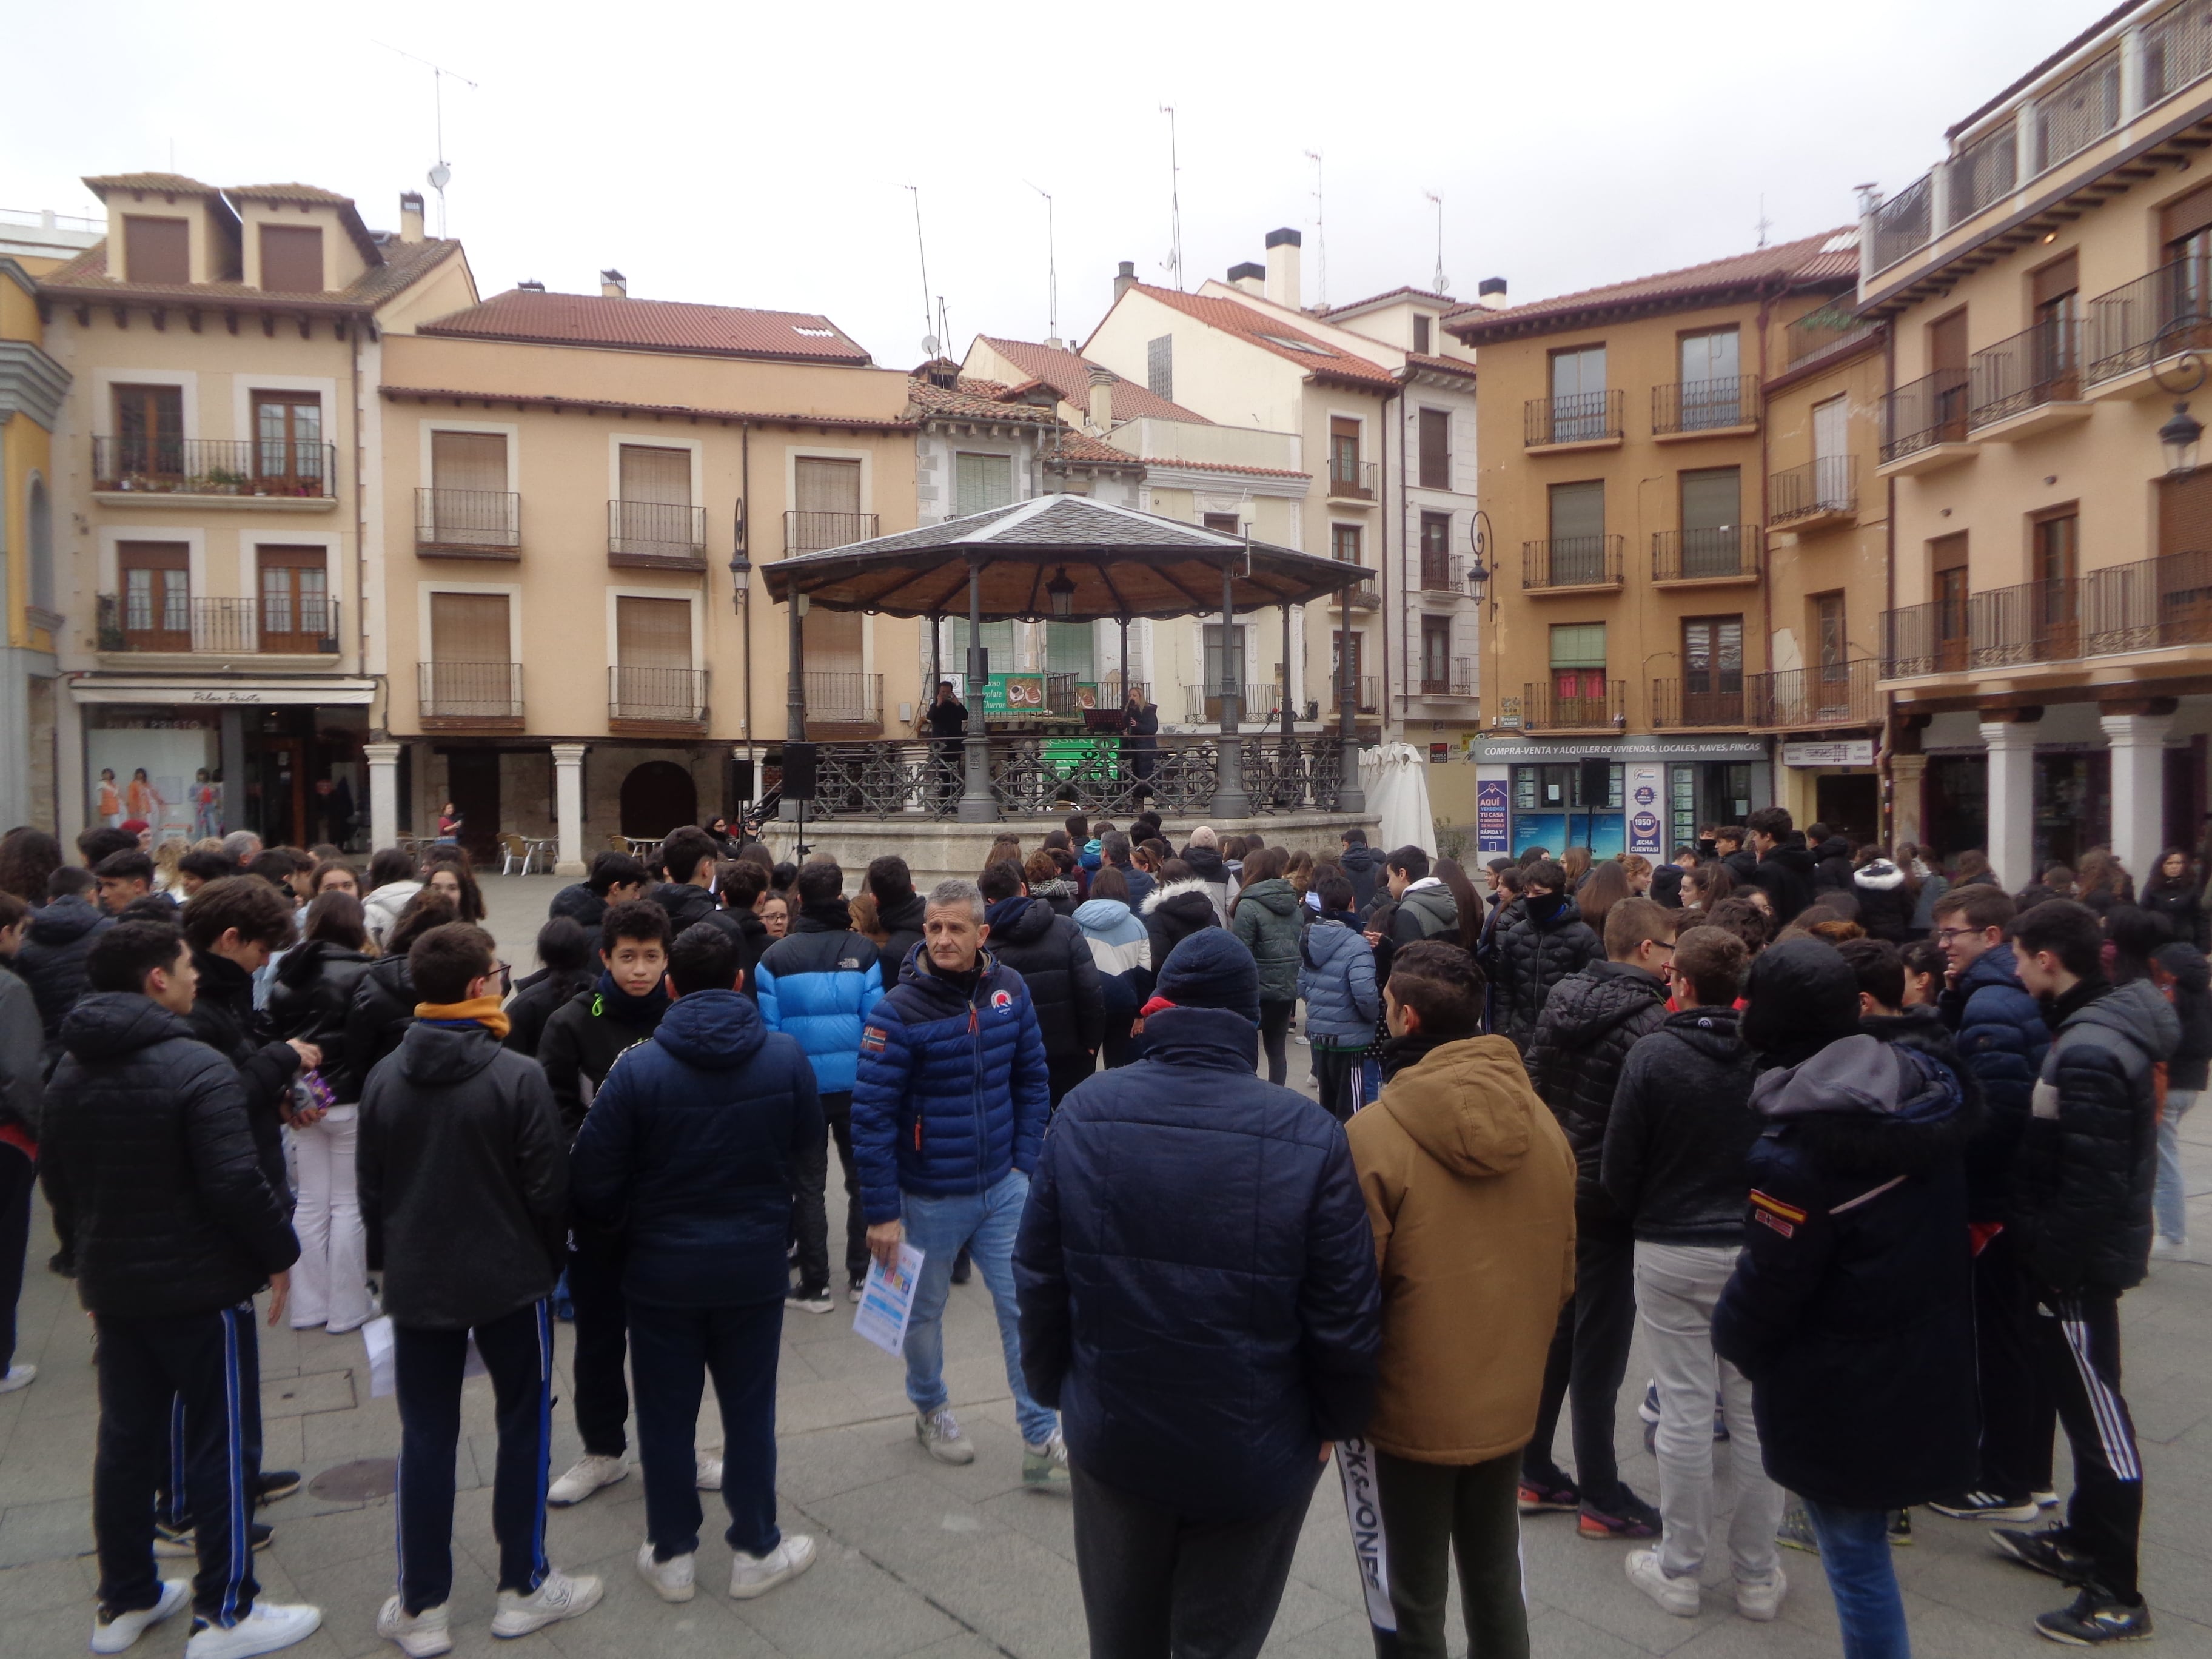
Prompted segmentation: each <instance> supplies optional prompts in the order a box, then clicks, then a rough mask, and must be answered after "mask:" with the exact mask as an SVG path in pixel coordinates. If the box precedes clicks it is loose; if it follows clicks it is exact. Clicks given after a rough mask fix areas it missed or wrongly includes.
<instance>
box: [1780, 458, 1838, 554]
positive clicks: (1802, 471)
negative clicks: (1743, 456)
mask: <svg viewBox="0 0 2212 1659" xmlns="http://www.w3.org/2000/svg"><path fill="white" fill-rule="evenodd" d="M1858 511H1859V458H1858V457H1857V456H1856V455H1823V456H1821V457H1820V458H1819V459H1817V460H1810V461H1808V462H1806V463H1805V465H1802V466H1793V467H1790V468H1788V469H1786V470H1785V471H1780V472H1775V473H1771V474H1769V475H1768V477H1767V489H1766V521H1767V523H1768V524H1770V525H1771V526H1774V527H1775V528H1776V529H1778V530H1779V529H1783V528H1785V527H1786V528H1788V529H1790V530H1792V531H1795V532H1797V533H1798V534H1800V535H1802V534H1803V533H1804V532H1807V531H1808V530H1819V529H1822V528H1824V527H1826V526H1829V525H1834V524H1842V523H1844V522H1845V521H1847V520H1856V519H1857V517H1858Z"/></svg>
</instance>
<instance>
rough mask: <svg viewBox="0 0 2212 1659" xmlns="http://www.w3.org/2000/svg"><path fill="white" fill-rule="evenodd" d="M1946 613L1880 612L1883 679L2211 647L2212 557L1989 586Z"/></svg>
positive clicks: (2166, 558)
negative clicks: (2189, 647) (2185, 647)
mask: <svg viewBox="0 0 2212 1659" xmlns="http://www.w3.org/2000/svg"><path fill="white" fill-rule="evenodd" d="M1943 609H1944V608H1943V607H1942V606H1941V605H1932V604H1931V605H1908V606H1905V608H1903V609H1902V610H1898V611H1887V612H1885V613H1884V614H1883V617H1882V637H1883V649H1882V664H1881V677H1882V678H1884V679H1886V680H1888V679H1911V678H1917V677H1919V676H1921V675H1926V674H1952V673H1966V672H1968V671H1980V672H1997V673H2002V672H2003V671H2006V670H2008V669H2021V668H2033V667H2034V666H2035V665H2039V664H2042V663H2062V662H2075V661H2078V660H2080V659H2084V658H2089V657H2114V656H2124V655H2126V654H2129V653H2135V652H2142V651H2159V650H2165V649H2168V648H2171V647H2183V646H2201V645H2205V644H2212V553H2208V552H2191V553H2170V554H2166V555H2163V556H2160V557H2158V558H2154V559H2138V560H2136V561H2134V562H2130V563H2128V564H2118V565H2107V566H2106V568H2103V569H2101V570H2093V571H2091V572H2089V573H2088V574H2087V575H2085V576H2080V577H2067V578H2061V579H2058V580H2050V581H2039V582H2020V583H2017V584H2015V585H2014V586H2009V587H1996V588H1990V589H1986V590H1984V592H1978V593H1973V594H1971V595H1969V596H1968V598H1967V599H1966V604H1965V605H1964V606H1963V607H1960V606H1956V605H1954V606H1952V607H1950V608H1949V614H1948V615H1945V614H1942V611H1943Z"/></svg>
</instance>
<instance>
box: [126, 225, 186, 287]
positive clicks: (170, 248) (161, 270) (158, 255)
mask: <svg viewBox="0 0 2212 1659" xmlns="http://www.w3.org/2000/svg"><path fill="white" fill-rule="evenodd" d="M191 250H192V230H191V225H190V224H189V223H188V222H185V220H182V219H152V218H142V217H140V216H138V215H137V214H135V213H134V214H126V215H125V216H124V220H123V276H124V280H125V281H126V282H132V283H189V282H190V281H191V279H192V251H191Z"/></svg>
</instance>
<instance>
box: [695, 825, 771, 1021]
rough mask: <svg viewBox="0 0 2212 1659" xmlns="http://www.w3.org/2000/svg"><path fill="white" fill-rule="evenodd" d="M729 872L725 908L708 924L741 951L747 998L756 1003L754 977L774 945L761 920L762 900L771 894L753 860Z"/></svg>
mask: <svg viewBox="0 0 2212 1659" xmlns="http://www.w3.org/2000/svg"><path fill="white" fill-rule="evenodd" d="M726 870H727V873H726V875H725V876H724V877H723V879H722V893H721V897H722V908H720V909H719V910H717V911H715V912H714V915H711V916H709V917H708V918H707V920H708V921H711V922H713V923H714V926H715V927H719V928H720V929H721V930H722V931H723V932H724V933H727V934H728V935H729V936H730V942H731V943H732V944H733V945H736V946H737V947H738V971H739V972H741V973H742V974H744V976H745V983H744V992H745V994H746V995H747V996H750V997H755V1000H757V994H756V992H755V989H754V986H753V973H754V970H755V969H757V968H758V967H759V966H760V959H761V957H762V954H763V952H764V951H767V949H768V947H769V945H771V944H773V943H774V941H773V940H771V939H769V936H768V924H767V923H766V922H764V921H762V920H761V916H760V902H761V896H762V895H763V894H764V893H766V892H767V891H768V872H767V871H765V870H763V868H761V866H759V865H757V864H755V863H754V862H753V861H752V860H750V859H739V860H737V861H736V862H735V863H733V864H731V865H729V866H726Z"/></svg>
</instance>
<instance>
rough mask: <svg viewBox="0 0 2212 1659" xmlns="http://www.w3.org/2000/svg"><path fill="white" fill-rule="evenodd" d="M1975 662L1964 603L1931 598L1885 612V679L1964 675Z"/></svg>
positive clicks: (1882, 622)
mask: <svg viewBox="0 0 2212 1659" xmlns="http://www.w3.org/2000/svg"><path fill="white" fill-rule="evenodd" d="M1971 661H1972V641H1971V636H1970V635H1969V633H1968V630H1967V625H1966V603H1965V602H1964V601H1963V600H1961V601H1959V602H1956V603H1954V602H1952V601H1948V600H1942V599H1931V600H1929V602H1928V603H1926V604H1925V605H1900V606H1899V608H1898V609H1896V610H1894V611H1883V612H1882V613H1881V677H1882V678H1884V679H1886V680H1901V679H1911V678H1913V677H1914V676H1916V675H1919V674H1958V673H1963V672H1965V671H1966V668H1967V666H1968V665H1969V664H1970V663H1971Z"/></svg>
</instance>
